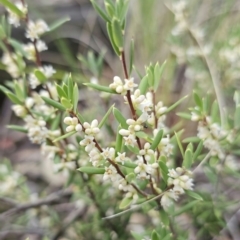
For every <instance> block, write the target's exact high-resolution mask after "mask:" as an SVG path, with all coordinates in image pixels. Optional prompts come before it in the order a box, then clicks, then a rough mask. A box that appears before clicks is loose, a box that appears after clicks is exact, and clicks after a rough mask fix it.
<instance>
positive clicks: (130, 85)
mask: <svg viewBox="0 0 240 240" xmlns="http://www.w3.org/2000/svg"><path fill="white" fill-rule="evenodd" d="M124 81H125V84H124V89H125V90H127V91H133V89H134V88H135V87H137V86H138V85H137V84H136V83H134V78H130V79H124Z"/></svg>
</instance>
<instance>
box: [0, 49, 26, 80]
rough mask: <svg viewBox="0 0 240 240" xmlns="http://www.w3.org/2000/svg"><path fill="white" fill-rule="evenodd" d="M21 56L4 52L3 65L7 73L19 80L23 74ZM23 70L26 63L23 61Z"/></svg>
mask: <svg viewBox="0 0 240 240" xmlns="http://www.w3.org/2000/svg"><path fill="white" fill-rule="evenodd" d="M19 57H20V55H19V53H11V54H10V53H8V52H4V53H3V56H2V63H3V64H4V65H5V67H6V71H7V72H8V73H9V74H10V75H11V76H12V77H13V78H18V77H19V76H20V74H21V70H20V67H19V61H18V59H19ZM21 64H22V66H21V67H22V68H24V67H25V63H24V62H23V61H21Z"/></svg>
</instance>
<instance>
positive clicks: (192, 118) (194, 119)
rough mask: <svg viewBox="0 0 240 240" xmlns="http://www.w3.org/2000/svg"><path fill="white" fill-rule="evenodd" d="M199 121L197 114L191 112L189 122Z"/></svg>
mask: <svg viewBox="0 0 240 240" xmlns="http://www.w3.org/2000/svg"><path fill="white" fill-rule="evenodd" d="M199 119H200V116H199V115H198V114H197V113H195V112H191V120H192V121H194V122H196V121H199Z"/></svg>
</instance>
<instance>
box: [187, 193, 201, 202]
mask: <svg viewBox="0 0 240 240" xmlns="http://www.w3.org/2000/svg"><path fill="white" fill-rule="evenodd" d="M185 192H186V194H187V195H188V196H190V197H192V198H195V199H197V200H200V201H203V198H202V197H201V196H200V195H199V194H198V193H196V192H193V191H189V190H185Z"/></svg>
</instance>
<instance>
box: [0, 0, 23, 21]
mask: <svg viewBox="0 0 240 240" xmlns="http://www.w3.org/2000/svg"><path fill="white" fill-rule="evenodd" d="M0 3H1V4H2V5H3V6H4V7H6V8H8V9H9V10H10V11H11V12H13V13H15V14H16V15H18V16H19V17H23V16H24V14H23V12H22V11H20V10H19V9H18V8H17V7H16V6H15V4H14V3H11V2H10V1H8V0H0Z"/></svg>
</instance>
